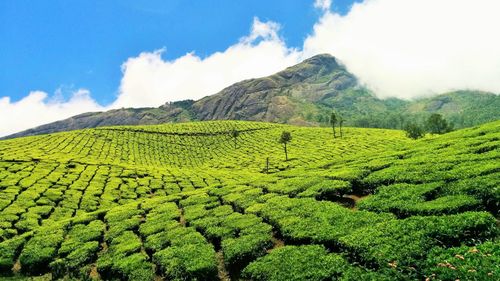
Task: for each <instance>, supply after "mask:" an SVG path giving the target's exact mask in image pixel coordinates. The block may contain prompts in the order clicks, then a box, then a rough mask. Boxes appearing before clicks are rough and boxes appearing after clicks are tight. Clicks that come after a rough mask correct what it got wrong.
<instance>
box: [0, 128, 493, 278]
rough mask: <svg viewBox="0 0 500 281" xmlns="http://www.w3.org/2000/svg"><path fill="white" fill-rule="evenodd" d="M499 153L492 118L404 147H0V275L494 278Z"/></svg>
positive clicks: (98, 142) (138, 141) (223, 143)
mask: <svg viewBox="0 0 500 281" xmlns="http://www.w3.org/2000/svg"><path fill="white" fill-rule="evenodd" d="M234 130H236V131H238V136H237V144H236V148H235V142H234V133H232V132H234ZM283 131H288V132H290V134H291V136H292V139H291V141H290V142H289V143H288V144H287V145H288V148H289V149H288V157H289V160H288V161H285V159H284V157H283V156H284V155H283V147H282V146H281V145H280V144H279V143H278V140H279V137H280V135H281V134H282V132H283ZM499 147H500V122H499V121H497V122H493V123H488V124H484V125H481V126H476V127H473V128H469V129H464V130H458V131H454V132H451V133H447V134H444V135H428V136H426V137H424V138H422V139H419V140H416V141H415V140H411V139H408V138H407V137H406V136H405V134H404V132H403V131H397V130H380V129H358V128H351V127H348V128H344V135H343V137H342V138H340V137H337V138H335V139H334V138H333V133H332V130H331V128H312V127H295V126H290V125H280V124H272V123H260V122H243V121H209V122H195V123H183V124H170V125H154V126H118V127H102V128H97V129H86V130H79V131H72V132H65V133H56V134H50V135H42V136H34V137H25V138H19V139H12V140H4V141H0V268H1V272H2V274H3V275H4V276H5V278H8V277H9V276H10V277H12V278H17V279H22V278H24V277H27V276H37V275H40V274H41V275H44V276H45V277H46V278H75V279H93V280H100V279H102V280H107V279H111V278H116V279H122V280H155V279H157V278H160V277H161V278H164V279H166V280H170V279H172V280H229V279H230V278H232V279H238V278H241V279H250V280H331V279H335V280H408V279H410V280H422V279H426V278H429V280H456V279H460V280H487V279H492V280H494V279H498V274H499V270H498V262H497V261H498V257H499V255H500V252H499V247H498V243H499V242H498V238H499V227H498V221H497V218H498V215H499V202H500V191H499V189H498V186H499V181H500V161H499V160H500V149H499ZM268 158H269V163H270V165H269V169H267V168H266V160H267V159H268ZM359 198H361V199H360V200H359Z"/></svg>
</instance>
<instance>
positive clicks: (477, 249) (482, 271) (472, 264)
mask: <svg viewBox="0 0 500 281" xmlns="http://www.w3.org/2000/svg"><path fill="white" fill-rule="evenodd" d="M499 264H500V243H499V242H498V241H496V242H491V241H489V242H485V243H483V244H479V245H477V246H472V247H470V246H461V247H455V248H449V249H443V248H438V247H436V248H434V249H432V251H431V252H430V253H429V255H428V258H427V260H426V266H427V267H426V269H425V275H426V276H427V277H430V278H432V279H436V280H495V279H498V278H499V276H498V275H499V274H500V273H499V271H498V265H499Z"/></svg>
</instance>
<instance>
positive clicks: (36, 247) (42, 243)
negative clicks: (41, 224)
mask: <svg viewBox="0 0 500 281" xmlns="http://www.w3.org/2000/svg"><path fill="white" fill-rule="evenodd" d="M63 235H64V231H63V230H62V229H58V228H55V229H52V230H49V229H47V228H45V229H43V230H40V231H38V232H37V233H36V234H35V235H34V236H33V238H31V239H30V240H29V241H28V243H26V245H25V246H24V249H23V250H22V252H21V255H20V256H19V260H20V261H21V264H22V269H23V271H26V272H29V273H40V272H44V271H46V270H47V269H48V267H47V265H48V264H49V263H50V262H51V261H52V260H53V258H54V257H55V256H56V254H57V247H58V246H59V244H60V243H61V242H62V241H63V239H64V237H63Z"/></svg>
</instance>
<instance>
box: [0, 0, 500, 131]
mask: <svg viewBox="0 0 500 281" xmlns="http://www.w3.org/2000/svg"><path fill="white" fill-rule="evenodd" d="M331 5H332V3H331V0H315V1H314V6H315V7H316V8H318V9H320V10H321V11H322V12H323V13H322V16H321V18H320V19H319V20H318V22H317V23H316V24H315V26H314V31H313V33H312V34H310V35H309V36H308V37H307V38H306V40H305V41H304V45H303V48H302V50H297V49H294V48H290V47H288V46H287V45H286V43H285V41H284V40H283V39H282V38H281V37H280V36H279V30H280V25H279V24H278V23H275V22H272V21H267V22H262V21H260V20H259V19H258V18H255V19H254V21H253V25H252V28H251V30H250V32H249V34H248V35H247V36H245V37H242V38H241V39H240V40H239V41H238V42H236V43H235V44H234V45H232V46H229V47H228V48H227V49H225V50H224V51H222V52H216V53H214V54H211V55H209V56H207V57H205V58H202V57H199V56H197V55H196V54H195V53H194V52H192V53H188V54H186V55H184V56H181V57H179V58H177V59H173V60H164V59H163V58H162V56H161V55H162V53H163V52H165V49H160V50H157V51H153V52H143V53H141V54H139V55H138V56H136V57H131V58H129V59H128V60H127V61H125V62H124V63H123V65H122V71H123V77H122V80H121V84H120V88H119V94H118V96H117V99H116V100H115V101H114V102H113V103H112V105H111V106H109V107H106V108H103V107H101V106H99V105H98V104H97V103H96V102H95V101H94V100H93V99H92V98H91V97H90V95H89V92H88V91H86V90H80V91H77V92H76V93H75V94H74V95H73V97H72V98H71V99H70V100H68V101H64V100H60V99H57V98H55V99H54V98H52V99H49V98H48V95H47V94H46V93H44V92H39V91H35V92H31V93H30V94H29V95H28V96H27V97H25V98H24V99H22V100H20V101H18V102H11V101H10V99H9V98H8V97H3V98H0V136H3V135H7V134H10V133H14V132H17V131H20V130H24V129H28V128H31V127H34V126H37V125H41V124H44V123H48V122H52V121H56V120H60V119H64V118H67V117H70V116H73V115H76V114H79V113H82V112H87V111H96V110H107V109H110V108H118V107H142V106H159V105H161V104H163V103H165V102H167V101H175V100H183V99H198V98H201V97H203V96H206V95H211V94H214V93H217V92H218V91H220V90H222V89H223V88H225V87H227V86H229V85H231V84H232V83H235V82H238V81H241V80H243V79H248V78H255V77H262V76H266V75H270V74H273V73H275V72H277V71H280V70H282V69H284V68H285V67H287V66H290V65H293V64H295V63H297V62H299V61H300V60H302V59H303V58H307V57H310V56H312V55H315V54H319V53H330V54H332V55H334V56H336V57H337V58H339V59H340V60H341V61H342V62H343V63H344V64H345V65H346V66H347V68H348V69H349V71H351V72H352V73H354V74H355V75H356V76H357V77H358V78H359V79H360V81H361V82H363V83H365V84H366V85H367V86H368V87H370V88H371V89H373V90H374V91H375V93H376V94H377V95H378V96H379V97H390V96H393V97H400V98H414V97H418V96H424V95H430V94H432V93H442V92H446V91H449V90H454V89H467V88H468V89H478V90H484V91H492V92H496V93H500V51H499V50H500V36H498V35H497V33H498V31H497V29H498V27H499V26H500V17H498V15H497V13H498V11H500V1H498V0H365V1H364V2H363V3H357V4H354V5H353V7H352V9H351V11H350V12H348V13H347V14H346V15H344V16H341V15H339V14H335V13H334V12H332V11H331V10H330V7H331ZM333 5H335V2H333ZM167 47H168V46H167ZM193 47H194V48H195V47H196V46H193ZM56 96H57V95H56Z"/></svg>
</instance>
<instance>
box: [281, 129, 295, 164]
mask: <svg viewBox="0 0 500 281" xmlns="http://www.w3.org/2000/svg"><path fill="white" fill-rule="evenodd" d="M291 140H292V134H290V132H287V131H283V132H282V133H281V137H280V139H279V143H281V144H283V148H284V149H285V159H286V161H288V152H287V150H286V144H287V143H289V142H290V141H291Z"/></svg>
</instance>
